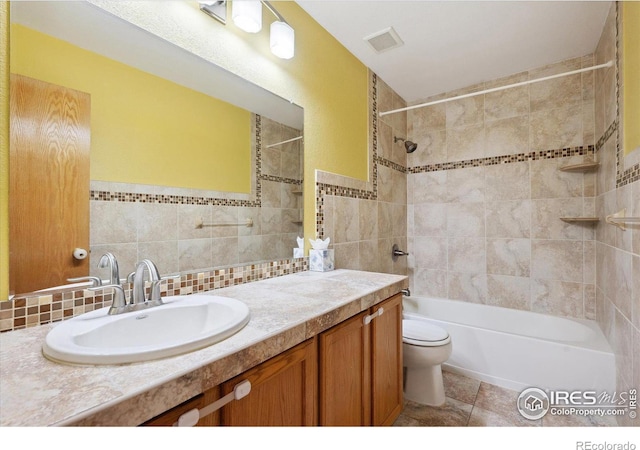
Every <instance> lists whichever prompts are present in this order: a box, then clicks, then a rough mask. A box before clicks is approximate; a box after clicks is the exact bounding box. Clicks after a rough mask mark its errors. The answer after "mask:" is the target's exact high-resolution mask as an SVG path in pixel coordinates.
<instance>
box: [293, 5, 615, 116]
mask: <svg viewBox="0 0 640 450" xmlns="http://www.w3.org/2000/svg"><path fill="white" fill-rule="evenodd" d="M297 3H298V4H299V5H300V6H301V7H302V8H303V9H304V10H305V11H306V12H307V13H308V14H310V15H311V16H312V17H313V18H314V19H315V20H316V21H317V22H318V23H320V25H322V26H323V27H324V28H325V29H326V30H327V31H328V32H329V33H331V34H332V35H333V36H334V37H335V38H336V39H337V40H338V41H340V42H341V43H342V44H343V45H344V46H345V47H346V48H347V49H348V50H349V51H351V53H353V54H354V55H355V56H356V57H357V58H358V59H360V61H362V62H363V63H364V64H365V65H366V66H368V67H370V68H371V69H372V70H373V71H374V72H375V73H377V74H378V76H380V77H381V78H382V79H383V80H384V81H385V82H387V83H388V84H389V85H390V86H391V87H392V88H393V89H394V90H395V91H396V92H397V93H398V94H400V96H402V97H403V98H404V99H405V100H406V101H407V102H408V103H414V102H416V101H418V100H423V99H425V98H427V97H429V96H431V95H435V94H440V93H443V92H448V91H452V90H455V89H458V88H462V87H466V86H470V85H472V84H476V83H479V82H482V81H488V80H493V79H496V78H500V77H503V76H507V75H511V74H514V73H518V72H522V71H526V70H529V69H533V68H536V67H540V66H543V65H546V64H551V63H554V62H558V61H562V60H564V59H568V58H573V57H577V56H583V55H586V54H589V53H592V52H594V51H595V48H596V45H597V44H598V40H599V38H600V34H601V32H602V28H603V26H604V22H605V19H606V16H607V12H608V10H609V6H610V2H596V1H426V0H414V1H398V0H393V1H392V0H378V1H359V0H340V1H338V0H336V1H327V0H324V1H310V0H298V1H297ZM390 26H391V27H393V28H394V29H395V30H396V32H397V33H398V34H399V35H400V38H401V39H402V40H403V41H404V45H403V46H401V47H398V48H395V49H392V50H388V51H386V52H382V53H379V54H377V53H375V52H374V50H373V49H372V48H371V47H370V46H369V44H368V43H367V42H366V41H365V40H364V38H365V37H367V36H369V35H371V34H374V33H376V32H378V31H380V30H383V29H385V28H388V27H390Z"/></svg>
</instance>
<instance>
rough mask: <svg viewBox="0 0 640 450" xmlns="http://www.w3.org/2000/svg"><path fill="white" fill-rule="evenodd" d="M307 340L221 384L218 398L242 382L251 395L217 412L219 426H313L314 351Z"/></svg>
mask: <svg viewBox="0 0 640 450" xmlns="http://www.w3.org/2000/svg"><path fill="white" fill-rule="evenodd" d="M316 345H317V344H316V340H315V339H309V340H307V341H305V342H303V343H302V344H299V345H297V346H296V347H294V348H292V349H290V350H287V351H286V352H284V353H282V354H280V355H278V356H275V357H273V358H271V359H270V360H268V361H266V362H264V363H262V364H260V365H258V366H256V367H254V368H253V369H250V370H248V371H247V372H245V373H243V374H242V375H239V376H237V377H235V378H233V379H231V380H229V381H227V382H225V383H224V384H223V385H222V395H226V394H228V393H230V392H232V391H233V388H234V386H235V385H236V384H238V383H240V382H241V381H244V380H249V381H250V382H251V392H250V393H249V395H247V396H246V397H244V398H242V399H240V400H235V401H232V402H231V403H229V404H228V405H227V406H225V407H224V408H223V409H222V411H221V414H222V415H221V422H222V425H231V426H256V427H259V426H303V425H316V424H317V414H316V397H317V358H318V354H317V349H316Z"/></svg>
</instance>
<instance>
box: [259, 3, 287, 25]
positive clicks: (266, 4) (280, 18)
mask: <svg viewBox="0 0 640 450" xmlns="http://www.w3.org/2000/svg"><path fill="white" fill-rule="evenodd" d="M262 4H263V5H264V6H266V7H267V9H268V10H269V11H271V14H273V15H274V16H276V18H277V19H278V20H279V21H280V22H284V23H286V24H287V25H289V23H287V21H286V20H284V17H282V14H280V13H279V12H278V11H277V10H276V9H275V8H274V7H273V5H272V4H271V3H270V2H267V1H263V2H262Z"/></svg>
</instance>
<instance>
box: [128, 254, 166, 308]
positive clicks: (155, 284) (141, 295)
mask: <svg viewBox="0 0 640 450" xmlns="http://www.w3.org/2000/svg"><path fill="white" fill-rule="evenodd" d="M145 272H149V281H150V282H151V294H150V295H149V299H147V298H146V295H145V277H144V273H145ZM161 281H162V280H161V278H160V273H159V272H158V268H157V267H156V265H155V264H154V263H153V261H151V260H150V259H143V260H142V261H140V262H139V263H138V264H137V265H136V271H135V273H134V275H133V292H132V294H131V303H130V304H131V306H132V308H133V309H138V308H140V306H142V305H144V307H149V306H157V305H162V300H161V299H160V282H161Z"/></svg>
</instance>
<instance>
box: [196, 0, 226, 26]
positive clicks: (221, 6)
mask: <svg viewBox="0 0 640 450" xmlns="http://www.w3.org/2000/svg"><path fill="white" fill-rule="evenodd" d="M199 3H200V11H202V12H204V13H206V14H208V15H209V16H211V17H213V18H214V19H216V20H217V21H218V22H221V23H223V24H225V25H226V24H227V2H226V0H219V1H208V2H199Z"/></svg>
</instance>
